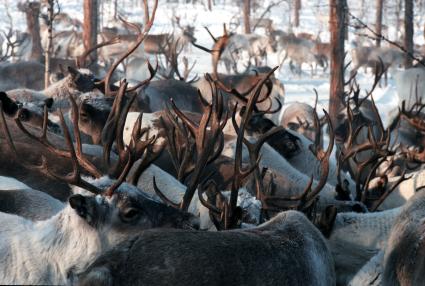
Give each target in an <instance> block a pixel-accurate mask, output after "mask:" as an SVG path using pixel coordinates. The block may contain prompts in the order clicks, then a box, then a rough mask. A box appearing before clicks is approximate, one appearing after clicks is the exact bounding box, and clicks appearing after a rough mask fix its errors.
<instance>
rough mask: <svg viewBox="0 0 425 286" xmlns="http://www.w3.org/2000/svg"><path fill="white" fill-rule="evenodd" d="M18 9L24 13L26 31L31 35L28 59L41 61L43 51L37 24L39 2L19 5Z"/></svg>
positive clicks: (38, 24)
mask: <svg viewBox="0 0 425 286" xmlns="http://www.w3.org/2000/svg"><path fill="white" fill-rule="evenodd" d="M18 9H19V10H20V11H21V12H24V13H25V16H26V20H27V31H28V33H29V34H30V35H31V40H32V47H31V56H30V58H31V59H32V60H37V61H41V59H42V57H43V49H42V48H41V37H40V23H39V22H38V19H39V16H40V2H25V3H19V4H18Z"/></svg>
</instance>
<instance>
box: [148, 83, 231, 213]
mask: <svg viewBox="0 0 425 286" xmlns="http://www.w3.org/2000/svg"><path fill="white" fill-rule="evenodd" d="M212 94H213V100H212V103H211V104H208V103H207V102H206V101H204V100H201V102H202V104H203V109H204V112H203V114H202V117H201V120H200V122H199V124H198V123H196V122H194V121H192V120H191V119H190V118H189V117H188V116H186V115H185V114H184V113H183V112H182V111H181V110H180V109H178V108H177V106H176V105H175V103H174V101H172V100H171V108H172V110H173V112H174V113H175V114H176V115H177V116H178V118H179V119H180V120H181V121H182V122H183V123H184V124H185V126H186V127H187V129H188V131H189V133H190V135H191V136H192V138H193V139H194V147H195V148H194V149H195V150H194V151H195V152H194V153H196V161H195V163H194V167H193V172H192V174H191V177H190V181H189V182H188V185H187V189H186V192H185V194H184V196H183V199H182V201H181V202H180V203H179V204H178V205H179V208H180V209H182V210H184V211H187V209H188V207H189V205H190V202H191V200H192V198H193V196H194V194H195V191H196V189H197V187H198V184H199V182H200V180H201V178H202V177H203V176H204V175H205V167H206V166H207V165H208V164H209V163H211V162H212V161H214V160H215V159H216V158H217V157H218V156H219V155H220V154H221V151H222V150H223V146H224V135H223V128H224V126H225V125H226V122H227V115H226V116H224V119H222V118H223V96H222V95H221V94H219V93H217V90H216V89H215V90H213V92H212ZM182 132H183V133H184V132H185V131H182ZM186 144H187V143H186ZM186 148H190V144H189V145H187V147H186ZM173 152H175V154H177V153H176V151H173ZM175 156H176V155H175ZM187 164H188V163H183V162H181V163H180V167H183V166H187ZM154 188H155V191H156V193H157V194H158V196H159V197H161V198H162V199H163V200H164V201H165V202H166V203H168V204H170V205H174V206H175V204H171V202H170V201H169V200H168V199H166V196H165V195H163V193H162V192H161V191H160V190H159V188H158V187H157V186H156V184H155V181H154Z"/></svg>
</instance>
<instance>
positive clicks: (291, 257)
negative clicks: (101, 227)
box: [75, 211, 335, 285]
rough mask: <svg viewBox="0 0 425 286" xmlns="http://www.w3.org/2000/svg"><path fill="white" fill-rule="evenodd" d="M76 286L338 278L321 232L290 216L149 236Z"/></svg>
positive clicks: (110, 255) (104, 260)
mask: <svg viewBox="0 0 425 286" xmlns="http://www.w3.org/2000/svg"><path fill="white" fill-rule="evenodd" d="M164 249H167V250H168V251H167V252H166V253H164ZM194 249H195V250H196V251H193V250H194ZM211 261H214V263H211ZM258 261H261V263H260V264H258ZM195 262H196V263H195ZM126 263H127V265H132V266H131V267H124V265H126ZM188 269H191V271H190V272H188ZM75 282H76V284H78V285H93V284H102V285H103V284H112V283H113V284H114V285H115V284H116V285H127V284H129V283H137V284H155V285H169V284H170V283H171V284H173V285H199V283H201V284H208V285H230V284H232V285H277V284H283V285H333V284H335V273H334V266H333V259H332V256H331V254H330V251H329V249H328V247H327V245H326V242H325V241H324V238H323V237H322V235H321V234H320V232H319V231H318V230H317V229H316V228H315V227H314V226H313V225H312V224H311V223H310V222H309V221H308V220H307V219H306V218H305V217H304V215H303V214H301V213H299V212H295V211H288V212H283V213H280V214H279V215H277V216H276V217H275V218H273V219H272V220H270V221H269V222H267V223H264V224H262V225H260V226H258V227H255V228H253V229H246V230H236V231H222V232H193V231H184V232H183V231H173V230H159V231H145V232H144V233H143V234H141V235H139V236H137V238H135V239H134V240H131V241H129V242H126V243H122V244H121V245H119V246H117V247H116V248H114V249H113V250H111V251H109V252H107V253H106V254H105V255H103V256H102V257H100V258H99V259H98V260H97V261H96V262H95V263H93V264H92V265H91V266H90V267H89V268H88V269H87V270H86V271H85V272H84V273H83V274H81V275H79V277H78V280H75Z"/></svg>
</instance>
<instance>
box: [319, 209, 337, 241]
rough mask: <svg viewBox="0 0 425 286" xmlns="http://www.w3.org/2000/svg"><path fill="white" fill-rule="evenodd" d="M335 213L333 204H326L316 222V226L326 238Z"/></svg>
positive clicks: (331, 227) (329, 233)
mask: <svg viewBox="0 0 425 286" xmlns="http://www.w3.org/2000/svg"><path fill="white" fill-rule="evenodd" d="M337 213H338V211H337V208H336V207H335V206H332V205H331V206H327V207H326V209H325V210H324V211H323V212H322V214H321V215H320V219H319V221H318V222H317V227H318V228H319V230H320V231H321V232H322V234H323V235H324V236H325V237H327V238H328V237H329V236H330V235H331V232H332V229H333V226H334V223H335V219H336V215H337Z"/></svg>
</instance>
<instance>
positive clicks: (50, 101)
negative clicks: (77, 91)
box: [44, 97, 53, 108]
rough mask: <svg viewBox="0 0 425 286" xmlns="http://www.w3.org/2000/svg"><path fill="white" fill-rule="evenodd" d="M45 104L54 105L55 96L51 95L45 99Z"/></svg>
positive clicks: (49, 106)
mask: <svg viewBox="0 0 425 286" xmlns="http://www.w3.org/2000/svg"><path fill="white" fill-rule="evenodd" d="M44 104H45V105H46V106H47V108H51V107H52V106H53V98H51V97H49V98H46V99H45V100H44Z"/></svg>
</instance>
